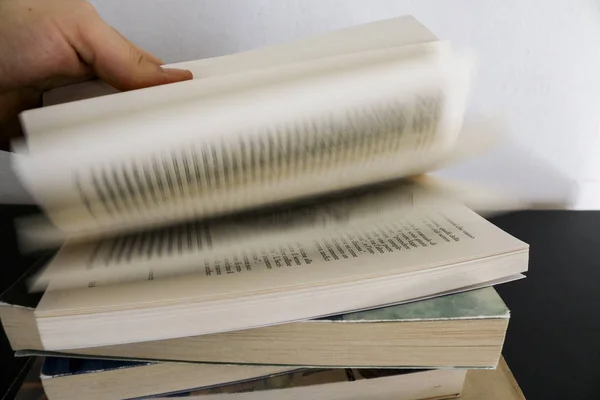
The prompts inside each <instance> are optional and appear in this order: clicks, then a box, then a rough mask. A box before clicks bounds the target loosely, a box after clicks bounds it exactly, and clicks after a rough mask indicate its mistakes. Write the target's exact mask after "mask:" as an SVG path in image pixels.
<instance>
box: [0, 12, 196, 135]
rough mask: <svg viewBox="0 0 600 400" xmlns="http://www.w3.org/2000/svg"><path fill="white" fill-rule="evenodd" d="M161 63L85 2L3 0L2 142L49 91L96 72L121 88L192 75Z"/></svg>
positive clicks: (0, 17)
mask: <svg viewBox="0 0 600 400" xmlns="http://www.w3.org/2000/svg"><path fill="white" fill-rule="evenodd" d="M161 64H163V62H162V61H161V60H159V59H158V58H156V57H154V56H153V55H152V54H149V53H148V52H146V51H144V50H142V49H140V48H139V47H137V46H136V45H135V44H133V43H131V42H130V41H129V40H127V39H126V38H124V37H123V36H121V35H120V34H119V33H118V32H117V31H116V30H114V29H113V28H111V27H110V26H108V25H107V24H106V23H105V22H104V21H103V20H102V19H101V18H100V16H99V15H98V13H96V10H95V9H94V7H93V6H92V5H91V4H89V3H88V2H86V1H84V0H0V140H2V139H7V138H8V137H10V136H12V135H14V132H12V134H11V132H7V131H11V130H13V129H14V127H15V125H17V126H18V123H16V116H17V114H18V113H19V112H21V111H23V110H25V109H28V108H33V107H36V106H38V104H39V100H40V94H41V92H42V91H45V90H49V89H53V88H56V87H60V86H64V85H68V84H72V83H77V82H81V81H84V80H88V79H90V78H92V77H94V76H96V77H99V78H101V79H103V80H105V81H106V82H107V83H109V84H110V85H112V86H114V87H116V88H117V89H120V90H131V89H139V88H143V87H149V86H156V85H161V84H166V83H172V82H178V81H183V80H187V79H192V74H191V72H189V71H185V70H176V69H167V68H161V67H160V65H161Z"/></svg>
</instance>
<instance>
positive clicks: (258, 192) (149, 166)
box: [15, 45, 471, 237]
mask: <svg viewBox="0 0 600 400" xmlns="http://www.w3.org/2000/svg"><path fill="white" fill-rule="evenodd" d="M423 46H426V45H423ZM428 49H429V50H431V47H430V48H428ZM429 50H428V51H423V52H421V51H416V52H415V51H414V50H410V49H409V50H406V49H404V50H398V51H391V50H390V51H385V52H378V53H377V55H376V56H374V57H373V58H371V59H370V61H369V63H367V64H365V63H364V61H360V59H359V58H354V59H352V58H349V59H346V60H344V62H347V66H346V67H342V66H341V65H340V64H339V62H338V63H336V61H332V60H327V61H323V64H320V65H319V66H318V67H315V65H314V64H313V65H312V67H313V69H310V68H309V71H310V73H305V74H298V71H301V70H302V71H306V69H304V68H300V69H296V70H294V68H293V67H291V69H289V70H287V72H286V73H290V74H291V75H287V77H286V78H285V79H281V80H276V81H275V82H273V81H270V82H269V80H265V81H264V82H263V83H264V84H259V85H257V86H253V85H246V86H244V87H240V86H239V85H236V84H233V85H232V81H231V80H224V81H221V84H220V85H219V84H216V85H215V84H214V82H208V83H204V85H205V86H207V87H205V88H204V89H205V92H203V93H202V95H199V96H196V97H193V98H190V97H189V96H186V97H185V99H183V100H182V99H181V98H180V101H173V104H171V105H170V106H169V107H159V108H154V107H151V106H149V107H148V108H146V107H140V108H139V109H138V110H137V111H136V112H130V113H126V114H118V115H114V116H113V117H112V118H102V119H94V120H90V121H82V122H81V123H79V124H76V125H74V126H68V127H64V129H59V128H57V131H56V132H57V135H56V136H55V138H56V139H53V140H49V139H47V140H46V142H45V143H44V146H43V150H41V149H40V150H38V151H36V152H33V153H31V154H29V155H28V154H20V155H19V156H18V157H15V169H16V171H17V173H18V174H19V176H20V177H21V178H22V180H23V182H24V183H25V184H26V186H27V187H28V188H29V189H30V190H31V192H32V193H33V194H34V197H36V198H37V200H38V201H39V203H40V204H41V205H42V206H43V207H44V209H45V210H46V211H47V213H48V216H49V218H50V219H51V220H52V222H53V223H54V224H55V225H56V226H57V227H58V228H59V229H61V230H62V231H64V232H65V233H66V234H67V236H74V237H77V236H90V237H92V236H105V235H108V234H114V233H117V232H123V231H133V230H139V229H142V228H146V227H153V226H160V225H165V224H168V223H176V222H183V221H185V220H188V219H192V218H196V219H197V218H205V217H210V216H215V215H220V214H225V213H230V212H233V211H239V210H243V209H247V208H254V207H259V206H264V205H269V204H274V203H280V202H285V201H290V200H293V199H296V198H301V197H308V196H314V195H318V194H322V193H327V192H331V191H337V190H342V189H347V188H352V187H356V186H361V185H364V184H368V183H374V182H380V181H385V180H388V179H394V178H398V177H403V176H408V175H413V174H419V173H422V172H426V171H427V170H428V168H431V167H432V166H433V165H435V164H436V163H437V162H439V161H440V159H443V157H444V156H445V155H447V154H448V153H449V152H450V151H451V150H452V147H453V144H454V143H455V141H456V137H457V136H458V133H459V131H460V129H461V126H462V116H463V110H464V107H465V102H466V97H467V92H468V82H469V74H470V68H471V62H470V60H469V59H465V58H462V57H457V56H455V55H453V54H451V53H450V52H449V51H447V47H444V46H443V45H442V46H439V47H438V48H435V49H433V51H429ZM407 54H408V56H407ZM415 54H416V56H415ZM390 56H391V57H390ZM348 57H351V56H348ZM332 66H335V67H336V68H332ZM338 67H339V68H338ZM288 78H289V79H288ZM238 83H239V81H238ZM187 84H190V85H200V86H201V85H202V84H203V83H198V82H194V81H192V82H183V83H181V84H175V85H167V86H165V87H157V88H150V89H147V90H148V92H146V95H149V94H151V93H153V94H155V95H156V96H161V95H165V96H167V97H168V96H169V95H172V96H175V97H174V98H177V96H176V94H175V93H176V92H177V91H178V90H179V89H177V88H179V87H182V86H177V85H187ZM211 85H213V86H211ZM223 88H225V89H226V90H220V89H223ZM132 95H139V93H137V94H135V93H119V94H115V95H112V96H105V97H102V98H97V99H89V100H85V101H87V102H90V104H89V106H92V105H93V104H96V103H97V105H101V104H107V103H110V102H112V101H113V100H112V99H111V98H112V97H113V96H114V101H117V99H124V97H119V96H132ZM92 103H93V104H92ZM66 106H69V105H68V104H66V105H61V106H57V107H66ZM49 137H50V136H49ZM53 137H54V136H53ZM65 148H69V151H70V153H69V154H70V156H69V157H65V154H64V149H65Z"/></svg>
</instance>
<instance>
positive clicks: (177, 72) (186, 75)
mask: <svg viewBox="0 0 600 400" xmlns="http://www.w3.org/2000/svg"><path fill="white" fill-rule="evenodd" d="M163 71H164V72H165V74H166V75H167V76H168V77H169V78H173V79H177V80H182V81H183V80H188V79H194V75H193V74H192V72H191V71H188V70H187V69H177V68H163Z"/></svg>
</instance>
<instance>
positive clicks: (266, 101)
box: [14, 18, 528, 350]
mask: <svg viewBox="0 0 600 400" xmlns="http://www.w3.org/2000/svg"><path fill="white" fill-rule="evenodd" d="M409 32H413V33H412V38H413V40H411V39H410V38H411V35H410V34H409ZM471 69H472V60H471V59H470V58H469V57H465V56H463V55H460V54H456V52H455V51H454V50H453V49H452V47H451V46H450V44H449V43H444V42H439V41H436V40H435V38H434V37H433V35H431V34H430V33H428V31H427V30H426V29H425V28H424V27H422V26H421V25H420V24H418V23H417V22H416V21H415V20H414V19H412V18H400V19H394V20H389V21H382V22H379V23H374V24H368V25H365V26H362V27H356V28H348V29H346V30H342V31H338V32H333V33H329V34H325V35H323V36H321V37H317V38H313V39H307V40H305V41H301V42H297V43H295V44H290V45H283V46H280V47H276V48H272V49H270V50H269V49H266V50H257V51H256V52H254V53H253V52H250V53H246V54H241V55H237V56H229V57H223V58H217V59H211V60H206V61H199V62H198V63H197V64H195V69H194V68H192V70H193V71H194V74H195V75H196V77H197V78H199V79H194V80H192V81H188V82H182V83H177V84H171V85H165V86H160V87H153V88H149V89H143V90H137V91H132V92H127V93H110V94H106V95H100V96H96V97H91V98H87V99H79V100H76V101H70V102H66V103H62V104H55V105H52V106H48V107H44V108H42V109H39V110H32V111H27V112H25V113H24V114H23V115H22V123H23V126H24V129H25V132H26V134H27V141H28V143H27V145H28V146H27V149H22V151H21V152H20V154H18V156H17V157H15V163H14V167H15V170H16V172H17V173H18V175H19V176H20V177H21V179H22V180H23V182H24V183H25V185H26V186H27V187H28V188H29V190H30V191H31V192H32V194H33V195H34V196H35V197H36V198H37V200H38V202H39V204H40V205H41V206H42V208H43V209H44V210H45V212H46V214H47V216H48V218H49V219H50V221H51V222H52V223H53V224H54V225H55V226H56V227H57V229H58V230H60V231H61V232H62V234H63V235H64V238H65V239H66V242H65V244H64V246H63V247H62V248H61V250H60V251H59V252H58V253H57V255H56V257H54V258H53V260H52V261H51V262H50V263H49V264H48V266H47V268H44V269H43V270H42V271H41V273H39V274H36V275H35V276H34V277H33V279H32V280H31V285H32V288H33V289H34V290H42V289H46V293H45V294H44V296H43V298H42V300H41V302H40V303H39V304H38V306H37V308H36V310H35V316H36V324H37V327H38V329H39V332H40V337H41V340H42V342H43V344H44V348H46V349H49V350H60V349H66V348H78V347H86V346H102V345H111V344H119V343H128V342H136V341H148V340H160V339H169V338H175V337H183V336H191V335H201V334H208V333H215V332H224V331H231V330H239V329H246V328H255V327H260V326H265V325H272V324H279V323H283V322H290V321H295V320H299V319H305V318H314V317H318V316H324V315H331V314H337V313H342V312H348V311H352V310H359V309H368V308H373V307H377V306H381V305H386V304H394V303H399V302H405V301H410V300H414V299H416V298H423V297H428V296H433V295H436V294H440V293H446V292H451V291H456V290H464V288H468V287H473V286H476V285H481V284H483V283H485V282H488V283H489V282H494V281H498V280H506V279H507V278H508V277H515V276H518V274H520V273H521V272H524V271H525V270H526V269H527V257H528V246H527V245H526V244H525V243H523V242H521V241H519V240H517V239H515V238H513V237H511V236H510V235H508V234H506V233H505V232H502V231H501V230H499V229H497V228H496V227H494V226H493V225H491V224H490V223H488V222H487V221H485V220H484V219H483V218H482V217H480V216H479V215H477V214H476V213H474V212H472V211H471V210H469V209H468V208H467V207H465V206H464V205H463V204H461V203H460V202H456V201H454V200H453V199H452V198H447V197H444V196H440V195H439V193H438V192H436V191H434V190H433V191H432V190H431V188H430V187H427V185H423V184H422V181H419V180H408V181H400V182H399V181H398V180H399V179H401V178H411V177H414V176H416V175H420V174H423V173H426V172H428V171H430V170H431V169H434V168H436V167H438V166H440V165H443V164H444V163H447V162H448V161H449V160H452V159H455V157H456V154H457V143H459V142H460V140H459V139H460V133H461V130H462V128H463V114H464V109H465V105H466V101H467V95H468V89H469V80H470V74H471ZM203 71H204V72H205V73H203ZM96 94H98V93H96ZM91 96H93V95H91ZM84 97H85V96H84ZM67 150H68V153H67ZM458 153H460V151H459V152H458ZM259 310H260V311H259ZM124 327H126V328H125V329H123V328H124Z"/></svg>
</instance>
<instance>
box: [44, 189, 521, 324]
mask: <svg viewBox="0 0 600 400" xmlns="http://www.w3.org/2000/svg"><path fill="white" fill-rule="evenodd" d="M419 204H422V206H419ZM165 242H166V243H165ZM188 243H189V242H185V241H171V242H170V241H169V239H168V238H167V239H166V240H165V241H164V242H163V245H162V249H163V250H162V253H161V254H162V256H159V255H157V254H155V253H153V257H152V258H151V259H150V260H147V261H146V262H145V263H144V264H141V263H140V264H139V266H140V268H142V265H143V266H146V269H145V270H144V272H145V273H146V274H147V275H146V276H145V279H144V280H139V281H135V282H129V283H120V284H115V283H114V282H110V279H109V277H107V278H106V281H105V282H102V281H101V280H97V281H94V282H86V283H85V284H78V285H75V286H74V287H73V288H71V289H65V290H57V288H60V287H61V286H62V287H64V286H65V285H66V286H69V285H67V283H68V282H67V283H65V282H66V281H65V282H60V281H57V280H56V281H55V280H53V281H52V282H51V283H50V286H49V288H48V290H47V291H46V292H45V294H44V296H43V298H42V300H41V302H40V304H39V305H38V307H37V309H36V315H39V316H45V315H48V316H51V315H64V313H71V312H76V313H77V312H81V311H82V310H90V309H92V310H110V309H114V308H115V307H117V308H119V309H128V308H129V307H136V308H139V307H144V306H151V305H152V304H161V303H162V302H165V301H168V302H169V304H178V303H179V302H181V303H182V304H186V303H188V302H190V301H192V299H194V301H200V300H202V299H205V300H209V299H210V301H218V300H224V299H232V300H233V299H236V300H235V301H243V300H242V299H243V298H244V297H245V296H255V295H259V294H268V293H274V292H278V291H281V290H313V289H314V288H316V287H318V286H322V285H329V284H332V283H334V282H335V283H337V284H341V283H342V282H346V283H350V282H356V281H357V280H364V279H367V278H369V279H376V278H379V277H380V278H381V279H388V278H389V276H390V275H398V274H409V273H411V272H416V271H423V270H429V269H432V268H437V267H441V266H450V265H454V264H458V263H468V262H470V261H473V260H481V259H482V258H490V257H495V256H503V255H506V254H508V253H512V252H519V251H526V250H527V248H528V247H527V245H526V244H525V243H523V242H521V241H519V240H517V239H515V238H513V237H512V236H510V235H508V234H506V233H505V232H503V231H501V230H500V229H498V228H496V227H495V226H493V225H492V224H491V223H489V222H487V221H486V220H485V219H483V218H481V217H480V216H478V215H477V214H475V213H473V212H471V211H470V210H468V209H466V208H465V207H463V206H461V205H460V204H455V203H453V202H446V201H445V200H443V199H432V200H429V199H428V198H423V199H422V200H421V201H420V202H417V198H415V201H414V202H413V211H412V212H410V213H408V212H407V213H402V212H401V213H399V214H397V215H395V216H393V217H389V218H387V219H385V220H384V221H383V222H378V223H375V224H373V225H366V227H365V228H360V227H357V228H356V229H353V228H352V227H348V229H344V230H338V232H334V233H330V234H327V232H325V233H324V234H321V235H315V236H314V237H312V238H311V239H310V240H307V238H304V239H301V240H298V241H296V240H287V241H286V240H282V241H280V242H276V241H273V242H271V243H270V244H269V245H260V246H254V247H252V246H249V247H248V248H244V245H243V241H242V240H240V243H239V248H240V250H239V251H231V252H229V253H228V254H227V255H222V256H215V257H214V258H208V259H206V260H205V261H204V263H196V264H195V266H194V267H195V269H196V270H195V272H191V270H188V273H187V274H185V275H182V276H173V275H172V274H171V273H169V271H167V270H159V269H154V267H151V266H155V265H158V264H162V265H173V266H174V268H175V267H176V263H177V262H178V261H179V260H181V259H182V258H184V257H185V255H184V252H187V251H188V250H187V249H188ZM194 245H195V244H192V247H194ZM168 246H171V247H172V248H173V250H172V251H171V253H170V254H169V252H168V248H169V247H168ZM145 249H147V248H145ZM180 249H181V252H180ZM144 256H145V254H144V255H142V257H144ZM120 257H121V259H122V261H119V259H118V258H113V259H111V260H110V261H111V264H110V266H109V267H103V268H108V269H110V270H112V271H118V270H119V269H120V268H123V267H126V262H124V261H126V260H127V257H123V256H122V255H121V256H120ZM161 257H162V260H161V261H162V262H158V263H156V262H153V260H154V259H160V258H161ZM131 260H132V261H133V260H134V259H133V258H132V259H131ZM88 268H89V264H81V265H80V266H79V269H80V270H86V269H88ZM94 269H95V268H91V270H92V271H93V270H94ZM49 270H50V268H49ZM115 273H116V272H115ZM71 274H72V275H73V276H75V273H73V272H72V273H71ZM69 276H71V275H69Z"/></svg>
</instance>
